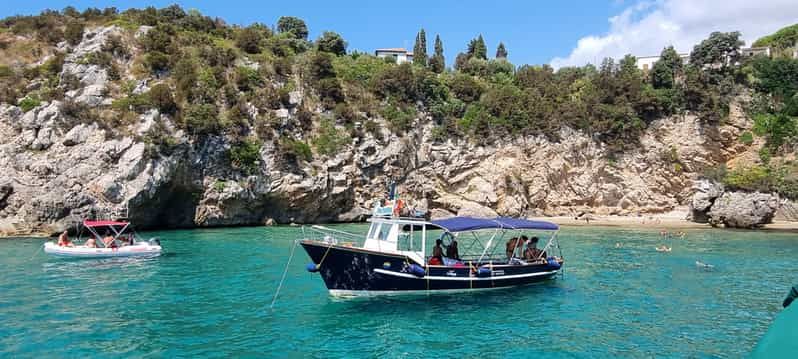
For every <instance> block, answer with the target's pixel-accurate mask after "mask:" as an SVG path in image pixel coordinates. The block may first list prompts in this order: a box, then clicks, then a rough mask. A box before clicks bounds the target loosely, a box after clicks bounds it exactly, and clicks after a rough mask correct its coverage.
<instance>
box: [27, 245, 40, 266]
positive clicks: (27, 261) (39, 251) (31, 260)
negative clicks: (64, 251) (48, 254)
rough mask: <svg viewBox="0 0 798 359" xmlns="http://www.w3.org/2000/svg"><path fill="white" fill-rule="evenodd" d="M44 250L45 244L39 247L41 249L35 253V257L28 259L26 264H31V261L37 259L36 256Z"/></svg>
mask: <svg viewBox="0 0 798 359" xmlns="http://www.w3.org/2000/svg"><path fill="white" fill-rule="evenodd" d="M43 249H44V244H42V245H41V246H40V247H39V249H38V250H36V253H33V255H32V256H31V257H30V258H28V260H27V261H26V262H30V261H32V260H33V258H34V257H36V256H37V255H38V254H39V252H41V251H42V250H43Z"/></svg>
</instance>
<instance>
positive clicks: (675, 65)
mask: <svg viewBox="0 0 798 359" xmlns="http://www.w3.org/2000/svg"><path fill="white" fill-rule="evenodd" d="M681 71H682V59H681V58H679V54H678V53H676V50H674V49H673V46H668V47H666V48H664V49H662V53H661V54H660V55H659V60H657V62H655V63H654V66H653V67H652V68H651V84H652V85H653V86H654V88H673V86H674V85H675V84H676V76H678V74H679V72H681Z"/></svg>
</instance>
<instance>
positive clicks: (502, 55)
mask: <svg viewBox="0 0 798 359" xmlns="http://www.w3.org/2000/svg"><path fill="white" fill-rule="evenodd" d="M496 58H497V59H506V58H507V49H505V48H504V43H503V42H499V47H497V48H496Z"/></svg>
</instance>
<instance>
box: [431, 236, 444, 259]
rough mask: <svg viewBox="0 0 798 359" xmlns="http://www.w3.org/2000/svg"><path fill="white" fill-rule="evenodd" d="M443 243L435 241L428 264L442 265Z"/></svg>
mask: <svg viewBox="0 0 798 359" xmlns="http://www.w3.org/2000/svg"><path fill="white" fill-rule="evenodd" d="M442 244H443V241H442V240H440V239H438V240H435V247H432V258H430V259H429V264H432V265H442V264H443V247H441V245H442Z"/></svg>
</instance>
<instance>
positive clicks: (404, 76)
mask: <svg viewBox="0 0 798 359" xmlns="http://www.w3.org/2000/svg"><path fill="white" fill-rule="evenodd" d="M372 89H373V91H374V92H375V93H376V94H377V95H378V96H380V97H381V98H384V99H387V98H390V99H394V100H397V101H400V102H404V103H410V102H413V101H415V99H416V84H415V76H414V75H413V65H411V64H410V63H408V62H406V63H403V64H401V65H396V66H390V67H388V68H387V69H385V71H383V72H381V73H379V74H378V75H377V76H375V78H374V80H373V81H372Z"/></svg>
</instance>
